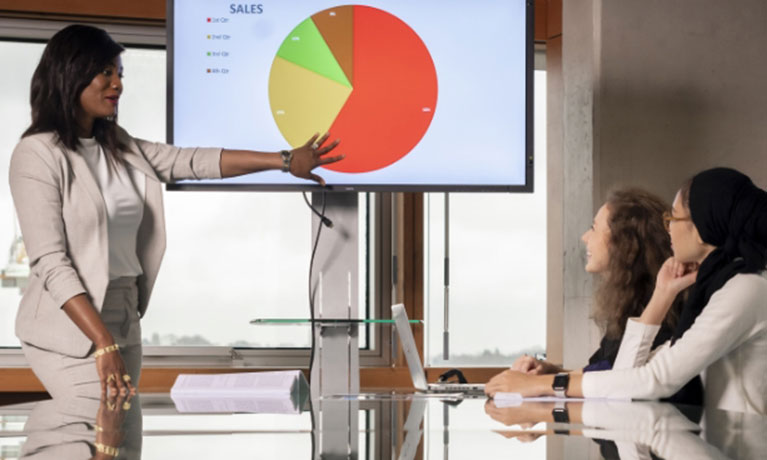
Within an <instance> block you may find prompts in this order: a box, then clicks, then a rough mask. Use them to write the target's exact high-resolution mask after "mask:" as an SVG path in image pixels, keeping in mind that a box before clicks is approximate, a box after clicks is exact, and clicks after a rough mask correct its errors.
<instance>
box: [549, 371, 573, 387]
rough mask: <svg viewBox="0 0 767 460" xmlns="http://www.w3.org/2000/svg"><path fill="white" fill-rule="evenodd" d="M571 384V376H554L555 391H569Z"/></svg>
mask: <svg viewBox="0 0 767 460" xmlns="http://www.w3.org/2000/svg"><path fill="white" fill-rule="evenodd" d="M568 383H570V374H557V375H555V376H554V384H553V385H552V388H554V389H555V390H557V389H559V390H563V389H567V384H568Z"/></svg>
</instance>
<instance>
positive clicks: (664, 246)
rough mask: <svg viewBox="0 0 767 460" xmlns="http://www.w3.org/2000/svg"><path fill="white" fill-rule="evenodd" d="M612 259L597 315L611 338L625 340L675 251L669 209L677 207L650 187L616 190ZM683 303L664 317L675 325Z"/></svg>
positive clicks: (610, 219)
mask: <svg viewBox="0 0 767 460" xmlns="http://www.w3.org/2000/svg"><path fill="white" fill-rule="evenodd" d="M605 204H606V206H607V209H608V211H609V216H608V225H609V228H610V240H609V243H608V251H609V252H608V254H609V262H608V265H607V270H605V273H604V274H603V276H602V277H601V281H600V283H599V286H598V288H597V291H596V298H595V303H594V309H593V312H592V318H593V319H594V321H595V322H596V323H597V325H598V326H599V327H600V328H601V329H602V331H603V332H604V334H605V336H606V337H607V338H609V339H616V340H619V339H620V338H621V337H622V336H623V332H624V331H625V329H626V321H627V320H628V318H630V317H634V316H639V315H641V314H642V311H643V310H644V308H645V306H647V303H648V302H649V301H650V297H651V296H652V293H653V290H654V289H655V278H656V276H657V274H658V270H660V267H661V266H662V265H663V263H664V262H665V261H666V259H668V258H669V257H671V255H672V252H671V239H670V237H669V234H668V232H667V231H666V229H665V226H664V223H663V213H664V212H666V211H668V210H669V209H670V208H671V207H670V206H669V205H668V204H667V203H666V202H665V201H663V200H662V199H660V198H658V197H657V196H655V195H653V194H652V193H649V192H647V191H645V190H641V189H636V188H627V189H621V190H615V191H613V192H611V193H610V194H609V196H608V198H607V202H606V203H605ZM677 317H678V306H677V305H674V307H673V308H672V309H671V310H670V311H669V314H668V315H666V318H665V319H664V323H665V324H666V325H667V326H669V327H671V328H672V329H673V327H674V325H675V324H676V320H677Z"/></svg>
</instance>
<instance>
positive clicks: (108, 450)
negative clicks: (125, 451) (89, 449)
mask: <svg viewBox="0 0 767 460" xmlns="http://www.w3.org/2000/svg"><path fill="white" fill-rule="evenodd" d="M93 445H94V446H96V450H97V451H99V452H100V453H102V454H106V455H111V456H112V457H117V456H118V455H120V449H118V448H117V447H112V446H107V445H104V444H101V443H100V442H94V443H93Z"/></svg>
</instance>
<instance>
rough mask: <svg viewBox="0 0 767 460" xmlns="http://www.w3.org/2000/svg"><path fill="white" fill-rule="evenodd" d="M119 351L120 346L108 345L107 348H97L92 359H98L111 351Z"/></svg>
mask: <svg viewBox="0 0 767 460" xmlns="http://www.w3.org/2000/svg"><path fill="white" fill-rule="evenodd" d="M119 349H120V345H117V344H114V345H109V346H108V347H104V348H99V349H98V350H96V351H94V352H93V358H99V357H101V356H103V355H105V354H107V353H112V352H113V351H117V350H119Z"/></svg>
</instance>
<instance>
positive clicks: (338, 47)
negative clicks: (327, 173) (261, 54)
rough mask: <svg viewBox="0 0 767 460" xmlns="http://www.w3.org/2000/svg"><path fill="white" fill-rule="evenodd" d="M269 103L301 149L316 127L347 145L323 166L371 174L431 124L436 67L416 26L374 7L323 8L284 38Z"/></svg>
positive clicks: (290, 139)
mask: <svg viewBox="0 0 767 460" xmlns="http://www.w3.org/2000/svg"><path fill="white" fill-rule="evenodd" d="M269 104H270V108H271V111H272V116H273V117H274V120H275V122H276V124H277V127H278V129H279V130H280V133H282V136H283V137H284V138H285V140H286V141H287V142H288V144H290V145H291V146H293V147H298V146H301V145H303V144H305V143H306V141H307V140H308V139H309V138H310V137H311V136H312V135H313V134H315V133H325V132H329V133H330V138H329V139H330V140H331V141H332V140H334V139H340V140H341V143H340V144H339V146H338V147H337V148H336V149H335V150H334V151H333V152H332V155H336V154H344V155H346V158H345V159H344V160H343V161H339V162H337V163H333V164H330V165H326V166H325V168H326V169H329V170H333V171H338V172H344V173H365V172H370V171H375V170H379V169H382V168H385V167H387V166H390V165H392V164H394V163H396V162H397V161H399V160H401V159H402V158H404V157H405V156H406V155H408V154H409V153H410V152H411V151H412V150H413V148H414V147H415V146H416V145H418V143H419V142H420V141H421V139H422V138H423V136H424V135H425V134H426V132H427V130H428V129H429V125H430V124H431V121H432V119H433V117H434V112H435V110H436V106H437V72H436V69H435V68H434V62H433V60H432V57H431V54H430V53H429V50H428V49H427V48H426V45H425V44H424V43H423V41H422V40H421V38H420V37H419V36H418V34H416V32H415V31H414V30H413V29H412V28H411V27H410V26H408V25H407V24H406V23H405V22H403V21H402V20H401V19H399V18H397V17H396V16H394V15H392V14H390V13H388V12H386V11H383V10H380V9H377V8H373V7H368V6H359V5H345V6H339V7H334V8H328V9H326V10H323V11H320V12H318V13H316V14H314V15H312V16H311V17H309V18H307V19H305V20H304V21H303V22H301V23H300V24H298V25H297V26H296V27H295V28H294V29H293V30H292V31H291V32H290V33H289V34H288V36H287V37H286V38H285V40H284V41H283V42H282V44H281V45H280V48H279V50H278V51H277V54H276V56H275V58H274V61H273V63H272V68H271V71H270V74H269Z"/></svg>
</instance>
